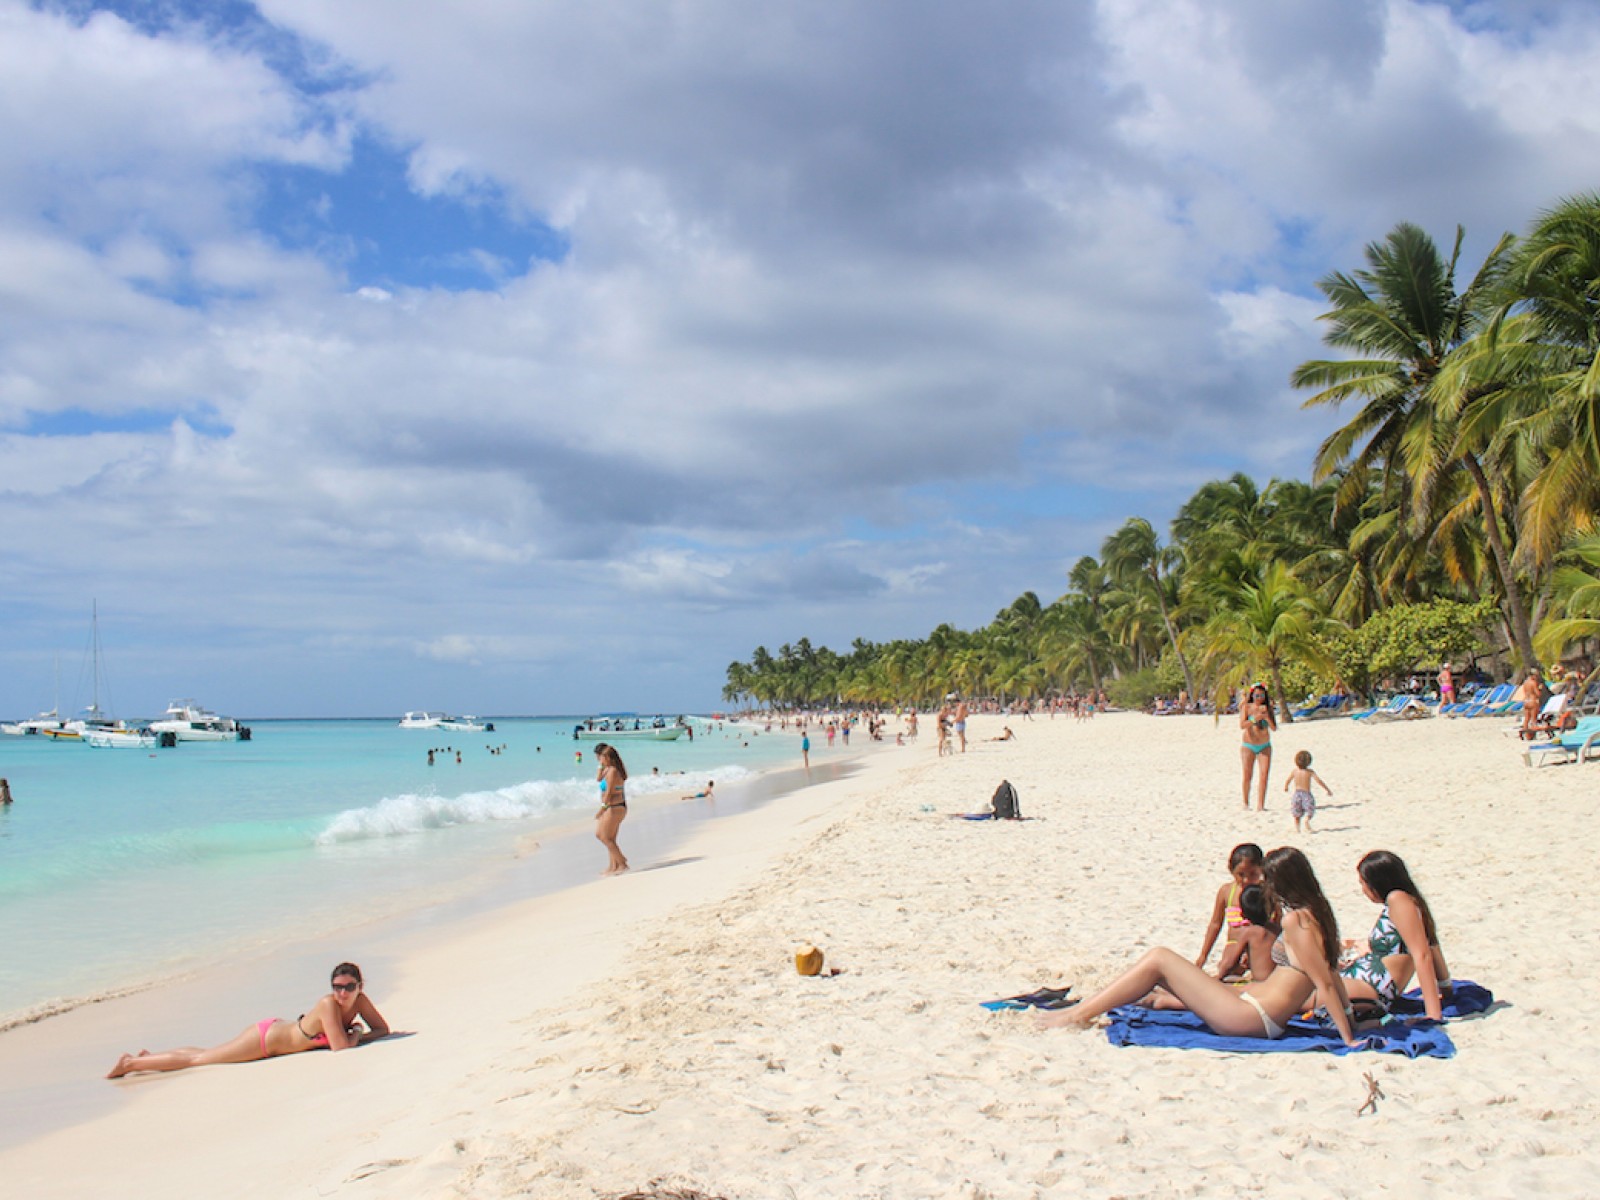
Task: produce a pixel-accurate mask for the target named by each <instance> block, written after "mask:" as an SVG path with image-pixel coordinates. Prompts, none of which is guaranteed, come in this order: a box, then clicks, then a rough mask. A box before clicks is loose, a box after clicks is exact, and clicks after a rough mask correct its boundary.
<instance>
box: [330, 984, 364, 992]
mask: <svg viewBox="0 0 1600 1200" xmlns="http://www.w3.org/2000/svg"><path fill="white" fill-rule="evenodd" d="M360 989H361V985H360V984H359V983H336V984H334V985H333V990H334V991H336V992H355V991H359V990H360Z"/></svg>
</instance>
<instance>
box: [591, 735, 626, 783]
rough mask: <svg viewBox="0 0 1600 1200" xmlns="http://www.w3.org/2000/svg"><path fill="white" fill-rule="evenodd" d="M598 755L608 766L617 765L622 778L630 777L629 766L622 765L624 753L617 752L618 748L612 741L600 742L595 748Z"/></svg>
mask: <svg viewBox="0 0 1600 1200" xmlns="http://www.w3.org/2000/svg"><path fill="white" fill-rule="evenodd" d="M594 752H595V755H596V757H598V758H599V759H600V761H601V762H603V763H605V765H606V766H608V767H615V768H616V769H617V774H618V775H621V776H622V778H624V779H626V778H627V777H628V768H627V767H625V766H623V765H622V755H620V754H618V753H617V748H616V747H615V746H613V745H612V744H611V743H610V742H600V743H598V744H596V746H595V748H594Z"/></svg>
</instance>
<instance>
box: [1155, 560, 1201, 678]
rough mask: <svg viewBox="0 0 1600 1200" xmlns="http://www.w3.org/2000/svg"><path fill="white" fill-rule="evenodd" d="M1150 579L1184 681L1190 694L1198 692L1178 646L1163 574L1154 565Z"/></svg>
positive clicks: (1187, 664)
mask: <svg viewBox="0 0 1600 1200" xmlns="http://www.w3.org/2000/svg"><path fill="white" fill-rule="evenodd" d="M1150 579H1151V581H1152V582H1153V583H1154V584H1155V587H1156V603H1157V604H1159V605H1160V606H1161V623H1162V624H1163V625H1165V626H1166V627H1167V640H1168V641H1169V642H1171V643H1172V652H1173V653H1174V654H1175V655H1177V656H1178V666H1180V667H1181V668H1183V683H1184V686H1185V687H1186V688H1188V689H1189V695H1191V696H1193V695H1195V694H1196V692H1195V690H1194V673H1193V672H1191V671H1190V670H1189V660H1188V659H1186V658H1184V656H1183V651H1182V650H1180V649H1179V648H1178V631H1177V630H1176V629H1175V628H1173V625H1172V618H1171V617H1170V616H1169V615H1168V614H1167V598H1166V596H1165V595H1163V594H1162V591H1161V576H1160V575H1157V574H1156V570H1155V568H1154V567H1151V568H1150Z"/></svg>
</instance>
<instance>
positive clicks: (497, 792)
mask: <svg viewBox="0 0 1600 1200" xmlns="http://www.w3.org/2000/svg"><path fill="white" fill-rule="evenodd" d="M751 774H752V772H751V771H749V770H748V769H746V768H744V767H739V766H731V765H730V766H726V767H720V768H717V769H715V770H710V771H692V772H686V773H683V774H677V773H672V774H667V775H634V776H631V777H630V778H629V779H628V790H629V791H630V792H632V793H633V794H635V795H638V796H652V795H675V794H677V793H680V792H682V791H685V790H687V789H689V788H691V787H695V788H698V787H703V786H704V785H705V782H706V780H708V779H721V780H723V781H724V782H725V783H731V782H736V781H738V780H740V779H744V778H748V777H749V776H750V775H751ZM596 800H597V795H596V791H595V783H594V780H592V779H564V780H558V781H555V782H550V781H545V780H532V781H529V782H527V783H519V784H515V785H513V786H511V787H504V788H495V789H493V790H492V791H484V792H463V793H462V794H461V795H459V796H443V795H439V794H437V793H433V792H429V793H416V792H413V793H406V794H403V795H399V796H385V797H384V798H383V799H382V800H379V801H378V802H377V803H376V804H370V805H367V806H366V807H364V808H351V809H346V810H345V811H344V812H341V813H339V814H338V815H336V816H334V817H333V818H331V819H330V820H329V821H328V823H327V825H326V826H324V827H323V829H322V830H321V831H320V832H319V833H318V834H317V835H316V838H315V839H314V840H315V842H316V844H317V845H319V846H336V845H343V844H346V843H349V842H362V841H371V840H375V839H380V838H393V837H409V836H411V835H413V834H418V833H426V832H428V831H429V830H434V829H448V828H450V827H452V826H456V825H479V824H484V823H486V822H489V821H526V820H529V819H532V818H536V817H548V816H552V815H554V814H556V813H561V812H574V811H584V810H588V809H592V808H593V807H594V805H595V803H596Z"/></svg>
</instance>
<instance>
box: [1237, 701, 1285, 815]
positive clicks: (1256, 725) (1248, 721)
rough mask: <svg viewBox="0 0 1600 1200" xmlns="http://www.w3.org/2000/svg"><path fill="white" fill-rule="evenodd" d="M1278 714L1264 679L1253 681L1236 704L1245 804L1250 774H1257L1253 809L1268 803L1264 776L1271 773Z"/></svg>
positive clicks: (1248, 797) (1247, 799)
mask: <svg viewBox="0 0 1600 1200" xmlns="http://www.w3.org/2000/svg"><path fill="white" fill-rule="evenodd" d="M1277 727H1278V718H1277V717H1275V716H1274V715H1273V712H1272V697H1271V696H1270V695H1269V694H1268V692H1267V685H1266V684H1264V683H1256V684H1252V685H1251V687H1250V690H1249V691H1248V692H1247V693H1245V698H1244V700H1243V701H1242V702H1241V703H1240V705H1239V729H1240V731H1241V733H1242V738H1241V740H1240V744H1239V761H1240V763H1241V764H1242V765H1243V766H1244V806H1245V807H1246V808H1249V807H1250V777H1251V775H1254V776H1255V777H1256V810H1257V811H1258V812H1262V811H1265V810H1266V807H1267V776H1268V775H1270V774H1272V731H1273V730H1275V729H1276V728H1277Z"/></svg>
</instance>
